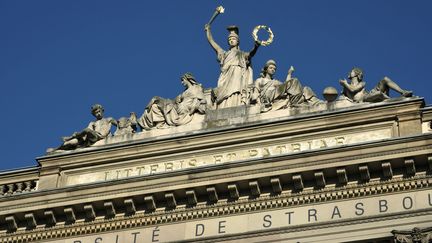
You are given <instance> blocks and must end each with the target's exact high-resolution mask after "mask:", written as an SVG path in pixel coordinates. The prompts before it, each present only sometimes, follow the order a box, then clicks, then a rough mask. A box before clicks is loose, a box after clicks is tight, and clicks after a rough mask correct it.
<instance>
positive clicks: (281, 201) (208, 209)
mask: <svg viewBox="0 0 432 243" xmlns="http://www.w3.org/2000/svg"><path fill="white" fill-rule="evenodd" d="M431 185H432V177H431V176H426V175H424V176H418V177H414V178H405V179H404V178H396V179H392V180H389V181H386V182H384V183H382V182H377V181H376V182H370V183H366V184H362V185H350V186H346V187H344V188H339V189H334V188H329V189H321V190H319V191H309V192H300V193H282V194H280V195H266V196H263V197H260V198H257V199H250V198H242V199H240V200H237V201H234V202H229V201H220V202H218V203H216V204H214V205H210V206H209V205H198V206H196V207H193V208H185V207H179V208H176V209H173V210H168V211H156V212H152V213H145V212H139V213H137V214H135V215H133V216H124V215H120V216H118V217H116V218H113V219H101V218H98V219H96V220H95V221H93V222H77V223H75V224H72V225H57V226H54V227H48V228H45V227H38V228H36V229H34V230H30V231H21V230H20V231H17V232H16V233H10V234H5V233H2V234H1V235H0V237H1V238H0V239H2V240H3V242H18V241H19V242H32V241H37V240H44V239H55V238H60V237H72V236H79V235H84V234H94V233H102V232H107V231H116V230H122V229H128V228H131V227H144V226H152V225H160V224H165V223H173V222H181V221H185V220H196V219H201V218H211V217H220V216H226V215H231V214H242V213H248V212H256V211H263V210H272V209H276V208H277V209H280V208H289V207H292V206H295V205H296V206H298V205H313V204H314V203H322V202H327V201H331V202H337V201H339V200H344V199H349V198H364V197H368V196H373V195H385V194H391V193H402V192H405V191H410V192H413V191H415V190H425V189H428V188H431ZM425 214H431V211H430V210H426V211H418V212H410V213H409V214H395V215H387V216H383V217H376V216H374V217H367V218H360V219H356V220H355V222H354V221H346V222H345V221H338V222H337V223H336V224H325V225H322V224H312V225H309V226H306V227H304V226H303V227H293V228H287V229H279V230H276V231H277V232H282V231H283V232H288V231H296V230H305V229H315V228H322V227H333V226H337V225H338V224H347V223H348V224H358V223H365V222H370V221H374V220H388V219H398V218H402V217H414V216H416V215H425ZM274 233H275V231H270V232H265V233H259V232H258V234H274ZM232 237H234V238H235V237H236V236H232ZM232 237H230V238H232Z"/></svg>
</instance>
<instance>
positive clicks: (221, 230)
mask: <svg viewBox="0 0 432 243" xmlns="http://www.w3.org/2000/svg"><path fill="white" fill-rule="evenodd" d="M225 223H226V221H219V229H218V232H219V234H224V233H226V232H225Z"/></svg>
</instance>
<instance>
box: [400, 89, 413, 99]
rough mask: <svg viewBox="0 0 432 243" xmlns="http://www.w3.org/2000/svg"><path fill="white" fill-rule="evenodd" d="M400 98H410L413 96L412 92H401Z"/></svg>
mask: <svg viewBox="0 0 432 243" xmlns="http://www.w3.org/2000/svg"><path fill="white" fill-rule="evenodd" d="M402 96H403V97H412V96H413V92H412V91H410V90H404V91H403V92H402Z"/></svg>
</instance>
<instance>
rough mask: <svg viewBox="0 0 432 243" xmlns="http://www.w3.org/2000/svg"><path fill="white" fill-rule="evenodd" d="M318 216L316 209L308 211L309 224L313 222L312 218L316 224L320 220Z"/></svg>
mask: <svg viewBox="0 0 432 243" xmlns="http://www.w3.org/2000/svg"><path fill="white" fill-rule="evenodd" d="M316 214H317V211H316V209H309V210H308V222H310V221H311V217H312V216H313V217H314V218H315V222H316V221H317V220H318V219H317V216H316Z"/></svg>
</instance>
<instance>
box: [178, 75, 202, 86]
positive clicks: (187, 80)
mask: <svg viewBox="0 0 432 243" xmlns="http://www.w3.org/2000/svg"><path fill="white" fill-rule="evenodd" d="M180 80H181V82H182V84H183V85H184V86H188V84H190V85H197V84H198V82H197V81H196V80H195V77H194V76H193V75H192V73H185V74H183V75H182V76H181V77H180Z"/></svg>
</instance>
